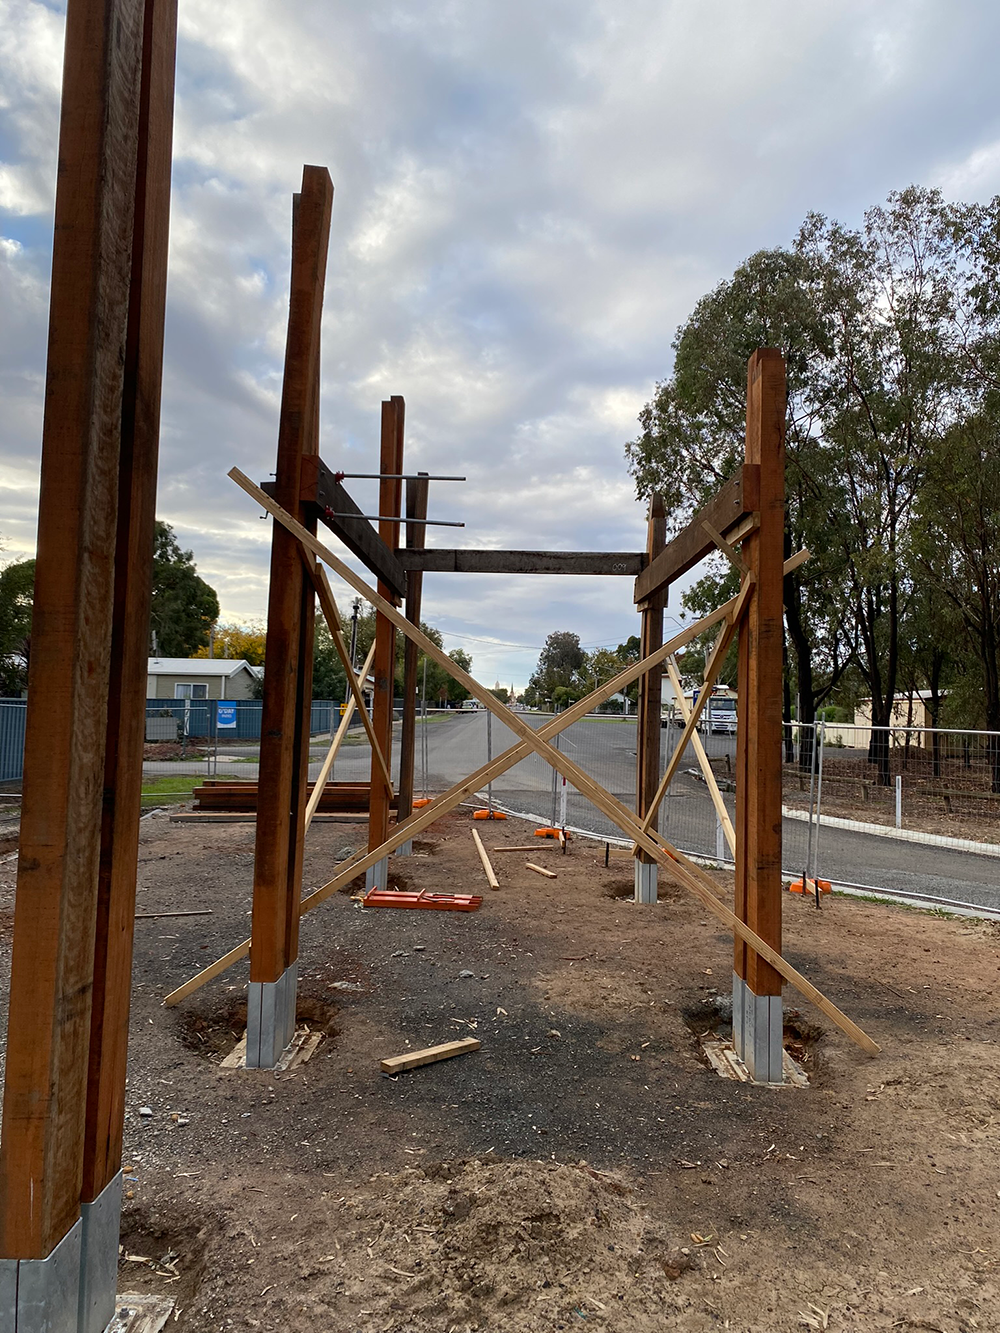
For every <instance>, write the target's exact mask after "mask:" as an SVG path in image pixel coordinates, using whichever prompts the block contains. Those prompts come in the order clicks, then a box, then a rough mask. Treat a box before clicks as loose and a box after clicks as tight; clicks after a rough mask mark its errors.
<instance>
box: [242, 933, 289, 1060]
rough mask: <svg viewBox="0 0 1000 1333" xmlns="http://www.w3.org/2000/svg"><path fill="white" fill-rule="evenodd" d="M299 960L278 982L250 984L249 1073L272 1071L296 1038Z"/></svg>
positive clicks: (255, 982) (248, 1004)
mask: <svg viewBox="0 0 1000 1333" xmlns="http://www.w3.org/2000/svg"><path fill="white" fill-rule="evenodd" d="M298 982H299V964H298V959H296V961H295V962H294V963H291V964H289V966H288V967H286V968H285V970H284V972H282V974H281V976H280V977H279V978H278V980H277V981H251V982H250V985H249V986H248V988H247V1069H273V1068H274V1066H275V1065H276V1064H277V1063H278V1060H279V1059H280V1058H281V1053H282V1051H283V1050H284V1049H285V1047H286V1046H287V1045H288V1043H289V1042H290V1041H291V1040H292V1038H293V1037H294V1036H295V1004H296V999H297V991H298Z"/></svg>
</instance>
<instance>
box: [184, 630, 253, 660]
mask: <svg viewBox="0 0 1000 1333" xmlns="http://www.w3.org/2000/svg"><path fill="white" fill-rule="evenodd" d="M266 640H267V626H266V625H265V624H264V622H263V621H262V620H251V621H249V622H248V623H247V624H245V625H227V624H223V625H216V626H214V628H213V629H212V630H211V631H210V633H209V643H208V644H206V645H205V646H204V647H203V648H199V649H198V651H197V652H194V653H192V654H191V656H192V657H207V656H208V652H209V648H211V650H212V656H213V657H221V658H228V659H229V660H230V661H240V660H241V659H242V660H243V661H244V662H249V664H250V665H251V666H263V665H264V649H265V646H266Z"/></svg>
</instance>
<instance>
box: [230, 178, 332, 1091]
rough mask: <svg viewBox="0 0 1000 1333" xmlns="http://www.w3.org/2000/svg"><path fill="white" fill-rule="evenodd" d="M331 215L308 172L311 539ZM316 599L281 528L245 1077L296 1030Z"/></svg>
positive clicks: (297, 415)
mask: <svg viewBox="0 0 1000 1333" xmlns="http://www.w3.org/2000/svg"><path fill="white" fill-rule="evenodd" d="M332 210H333V184H332V182H331V180H330V176H329V173H328V172H327V170H326V168H325V167H311V166H307V167H305V168H303V172H302V192H301V194H300V195H298V196H296V199H295V203H294V206H293V219H292V274H291V291H290V297H289V308H288V335H287V341H286V344H285V370H284V382H283V385H282V395H281V415H280V419H279V425H278V459H277V470H276V475H275V496H276V497H277V496H279V495H281V496H283V497H284V498H283V499H282V500H279V503H280V504H281V505H282V507H283V508H287V509H288V512H289V513H292V514H295V516H296V517H297V518H298V519H299V521H300V522H303V523H304V524H305V525H306V526H307V527H309V529H310V531H313V532H314V531H315V522H313V523H312V524H311V525H310V524H309V522H308V521H307V519H306V516H305V513H304V506H303V504H302V499H301V483H302V459H303V457H304V456H306V455H314V454H318V452H319V439H318V429H317V425H318V413H319V350H320V322H321V317H322V311H323V290H324V285H325V279H326V260H327V250H328V246H329V238H330V218H331V214H332ZM314 607H315V594H314V591H313V586H312V582H311V580H310V579H308V578H307V577H306V574H305V570H304V567H303V564H302V559H301V557H300V554H299V544H298V542H297V541H296V540H295V539H294V537H292V536H291V535H290V534H289V533H288V532H286V531H285V529H284V528H282V526H281V525H280V524H275V526H274V531H273V534H272V539H271V571H270V587H269V591H268V606H267V648H266V650H265V658H264V706H263V715H262V719H261V744H260V780H259V783H258V789H257V833H256V847H255V853H254V886H253V916H252V941H253V943H252V947H251V953H250V990H249V992H248V997H247V1065H248V1066H250V1067H258V1068H265V1069H269V1068H272V1067H273V1066H274V1065H275V1063H276V1062H277V1060H278V1058H279V1056H280V1055H281V1052H282V1050H283V1049H284V1047H285V1046H286V1045H287V1044H288V1042H289V1041H290V1040H291V1038H292V1035H293V1033H294V1030H295V992H296V975H295V971H296V960H297V958H298V917H299V913H298V902H299V894H300V892H301V885H302V850H303V843H304V839H305V807H306V796H307V792H306V785H307V778H308V763H309V712H310V708H311V696H312V646H313V619H314Z"/></svg>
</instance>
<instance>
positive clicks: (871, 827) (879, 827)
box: [781, 805, 1000, 856]
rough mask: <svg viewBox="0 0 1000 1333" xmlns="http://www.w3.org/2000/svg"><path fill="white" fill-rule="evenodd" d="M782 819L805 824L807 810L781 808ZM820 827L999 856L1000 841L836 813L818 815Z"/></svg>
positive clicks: (807, 819) (785, 806)
mask: <svg viewBox="0 0 1000 1333" xmlns="http://www.w3.org/2000/svg"><path fill="white" fill-rule="evenodd" d="M781 817H782V819H797V820H800V821H801V822H802V823H808V821H809V811H808V810H793V809H790V808H789V807H788V806H787V805H783V806H782V807H781ZM819 824H820V827H821V828H840V829H847V830H848V831H849V832H851V833H870V834H873V835H874V836H875V837H876V838H895V839H897V841H899V842H920V843H924V844H926V845H928V846H933V847H951V848H953V849H954V850H955V851H958V852H976V853H977V854H978V855H979V856H1000V843H996V842H973V841H972V839H971V838H951V837H949V836H948V835H947V834H946V833H923V832H921V830H920V829H906V828H892V827H890V826H889V825H887V824H862V823H861V822H860V821H859V820H855V819H841V818H840V817H839V816H837V815H821V816H820V819H819Z"/></svg>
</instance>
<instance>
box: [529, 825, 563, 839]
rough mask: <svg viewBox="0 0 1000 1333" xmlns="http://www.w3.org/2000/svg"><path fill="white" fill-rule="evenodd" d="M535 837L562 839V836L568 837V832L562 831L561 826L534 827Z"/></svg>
mask: <svg viewBox="0 0 1000 1333" xmlns="http://www.w3.org/2000/svg"><path fill="white" fill-rule="evenodd" d="M535 837H536V838H555V839H557V840H561V839H563V838H568V837H569V834H568V833H564V832H563V830H562V829H561V828H536V829H535Z"/></svg>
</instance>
